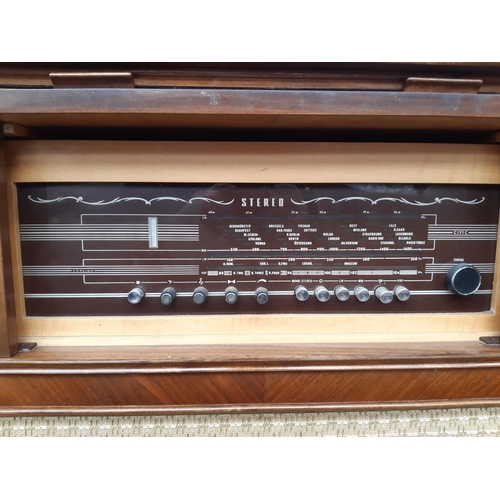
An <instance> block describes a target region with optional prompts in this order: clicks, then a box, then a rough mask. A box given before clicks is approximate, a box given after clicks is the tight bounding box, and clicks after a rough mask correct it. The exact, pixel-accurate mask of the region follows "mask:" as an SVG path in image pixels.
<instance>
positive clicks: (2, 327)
mask: <svg viewBox="0 0 500 500" xmlns="http://www.w3.org/2000/svg"><path fill="white" fill-rule="evenodd" d="M3 145H4V142H3V138H2V133H1V132H0V357H4V356H12V355H13V354H15V353H16V352H17V325H16V312H15V301H14V288H13V278H12V259H11V253H10V252H11V249H10V231H9V215H8V214H9V211H10V210H9V207H8V203H7V189H8V187H7V184H8V183H7V175H6V168H5V161H4V151H3Z"/></svg>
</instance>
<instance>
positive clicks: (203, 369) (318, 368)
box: [0, 361, 500, 376]
mask: <svg viewBox="0 0 500 500" xmlns="http://www.w3.org/2000/svg"><path fill="white" fill-rule="evenodd" d="M475 368H500V361H499V362H482V361H476V362H467V363H464V362H443V363H415V364H410V363H405V364H384V365H379V364H376V363H374V364H353V365H351V364H349V365H344V364H333V365H330V364H328V365H327V364H317V365H315V364H314V365H307V364H304V365H302V364H297V365H289V366H287V365H277V366H269V365H268V366H266V365H261V366H252V365H250V366H244V365H240V366H224V365H216V366H189V367H174V366H169V367H166V366H160V367H156V366H144V367H136V366H128V367H105V368H101V367H85V368H84V367H81V368H69V367H65V368H55V367H40V365H38V366H37V365H34V366H33V367H26V368H20V367H17V366H13V367H7V368H5V367H3V368H0V375H9V376H10V375H44V376H46V375H139V374H150V375H159V374H176V373H206V374H210V373H265V372H280V373H283V372H299V371H300V372H347V371H387V370H443V369H454V370H455V369H459V370H462V369H475Z"/></svg>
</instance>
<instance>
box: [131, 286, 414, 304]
mask: <svg viewBox="0 0 500 500" xmlns="http://www.w3.org/2000/svg"><path fill="white" fill-rule="evenodd" d="M333 294H334V295H335V297H337V299H338V300H340V301H342V302H344V301H346V300H348V299H349V297H350V296H351V292H350V291H349V290H348V289H347V288H346V287H345V286H343V285H339V286H337V287H336V288H335V289H334V290H333ZM352 294H353V295H354V296H355V297H356V298H357V299H358V300H359V301H360V302H366V301H367V300H369V299H370V295H371V294H370V291H369V290H368V289H367V288H365V287H364V286H361V285H358V286H356V287H355V288H354V290H353V292H352ZM145 295H146V293H145V291H144V289H143V288H141V287H135V288H133V289H132V290H131V291H130V292H129V293H128V296H127V298H128V301H129V302H130V303H131V304H138V303H139V302H140V301H141V300H142V299H143V298H144V297H145ZM294 295H295V297H296V298H297V300H299V301H301V302H304V301H306V300H307V299H308V298H309V295H310V294H309V290H308V289H307V288H306V287H305V286H304V285H298V286H296V287H295V290H294ZM373 295H375V297H376V298H377V299H378V300H380V302H382V303H383V304H389V303H390V302H392V299H393V298H394V297H396V298H398V299H399V300H400V301H402V302H404V301H406V300H408V299H409V298H410V291H409V290H408V288H406V287H404V286H402V285H397V286H396V287H395V288H394V290H393V291H390V290H389V289H388V288H386V287H385V286H377V287H376V288H375V290H374V291H373ZM176 296H177V292H176V291H175V288H172V287H167V288H165V289H164V290H163V292H162V293H161V294H160V301H161V303H162V304H163V305H165V306H169V305H170V304H172V303H173V302H174V300H175V298H176ZM254 296H255V300H256V301H257V302H258V303H259V304H266V303H267V302H268V301H269V291H268V290H267V289H266V288H264V287H259V288H257V289H256V290H255V292H254ZM314 296H315V297H316V298H317V299H318V300H319V301H320V302H326V301H328V300H330V296H331V293H330V292H329V290H328V289H327V288H326V287H325V286H323V285H318V286H317V287H316V288H315V289H314ZM191 297H192V299H193V302H194V303H195V304H203V303H204V302H205V301H206V300H207V297H208V290H207V289H206V288H205V287H203V286H199V287H197V288H195V289H194V291H193V293H192V295H191ZM224 299H225V301H226V302H227V303H228V304H234V303H236V301H237V300H238V290H237V289H236V288H235V287H234V286H229V287H227V288H226V289H225V290H224Z"/></svg>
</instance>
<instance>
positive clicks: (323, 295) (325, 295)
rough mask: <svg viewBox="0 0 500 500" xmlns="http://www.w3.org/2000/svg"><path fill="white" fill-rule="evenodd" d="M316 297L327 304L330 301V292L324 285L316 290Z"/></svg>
mask: <svg viewBox="0 0 500 500" xmlns="http://www.w3.org/2000/svg"><path fill="white" fill-rule="evenodd" d="M314 295H316V298H317V299H318V300H319V301H320V302H326V301H327V300H329V299H330V292H329V291H328V290H327V289H326V287H324V286H323V285H318V286H317V287H316V288H315V289H314Z"/></svg>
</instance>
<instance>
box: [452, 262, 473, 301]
mask: <svg viewBox="0 0 500 500" xmlns="http://www.w3.org/2000/svg"><path fill="white" fill-rule="evenodd" d="M446 285H447V286H448V289H449V290H451V291H452V292H453V293H456V294H457V295H460V296H462V297H467V295H472V294H473V293H474V292H477V290H478V289H479V287H480V286H481V273H480V272H479V271H478V270H477V269H476V268H475V267H474V266H471V265H470V264H457V265H456V266H453V267H452V268H451V269H450V270H449V271H448V274H447V275H446Z"/></svg>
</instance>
